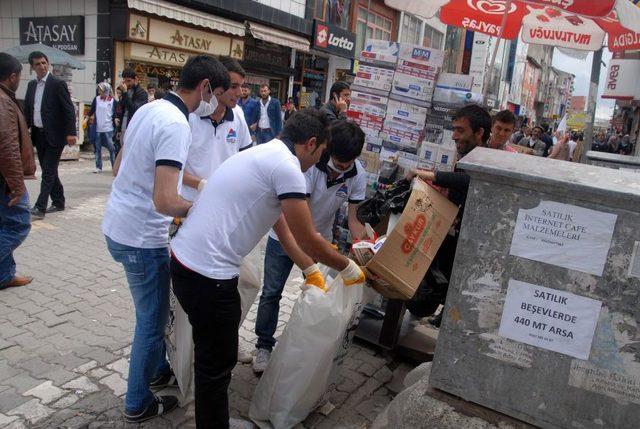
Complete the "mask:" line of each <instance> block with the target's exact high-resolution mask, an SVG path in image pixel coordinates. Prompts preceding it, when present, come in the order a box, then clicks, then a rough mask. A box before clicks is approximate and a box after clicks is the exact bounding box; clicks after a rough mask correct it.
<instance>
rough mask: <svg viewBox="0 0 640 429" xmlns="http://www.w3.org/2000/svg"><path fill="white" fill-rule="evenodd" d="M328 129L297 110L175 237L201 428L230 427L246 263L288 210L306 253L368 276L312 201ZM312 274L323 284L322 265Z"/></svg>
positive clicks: (351, 277)
mask: <svg viewBox="0 0 640 429" xmlns="http://www.w3.org/2000/svg"><path fill="white" fill-rule="evenodd" d="M328 136H329V132H328V129H327V121H326V119H325V118H324V116H323V115H322V114H321V113H320V112H319V111H317V110H315V109H305V110H303V111H300V112H296V113H295V114H294V115H293V116H291V118H289V120H288V121H287V123H286V124H285V127H284V130H283V132H282V137H281V139H274V140H272V141H270V142H269V143H266V144H262V145H259V146H257V147H254V148H252V149H250V150H246V151H243V152H240V153H239V154H237V155H234V156H232V157H231V158H229V159H228V160H227V161H225V162H224V163H223V164H222V165H221V166H220V167H219V168H218V169H217V170H216V171H215V173H213V175H212V176H211V178H210V179H209V180H208V182H207V184H206V185H205V186H204V189H203V190H202V191H201V193H200V196H199V197H198V201H197V202H196V204H195V205H194V206H193V210H192V212H191V213H190V214H189V216H188V217H187V218H186V219H185V221H184V223H183V225H182V227H181V228H180V230H179V231H178V233H177V234H176V236H175V237H174V239H173V240H172V242H171V250H172V260H171V278H172V281H173V291H174V293H175V295H176V297H177V298H178V301H179V302H180V305H181V306H182V308H183V309H184V310H185V312H186V313H187V315H188V316H189V322H190V323H191V325H192V327H193V342H194V344H195V349H194V355H195V406H196V425H197V427H199V428H216V429H226V428H228V427H229V426H230V425H229V398H228V392H227V390H228V387H229V382H230V381H231V370H232V369H233V367H234V366H235V365H236V357H237V352H238V328H239V324H240V316H241V308H240V295H239V293H238V289H237V285H238V274H239V271H240V264H241V262H242V259H243V258H244V257H245V256H246V255H247V254H249V252H250V251H251V250H252V249H253V248H254V247H255V246H256V245H257V244H258V242H259V241H260V239H261V238H262V237H263V236H264V235H265V234H266V233H267V232H268V231H269V228H270V227H271V226H273V225H274V224H275V223H276V221H277V220H278V219H279V217H280V216H281V214H282V215H283V216H284V219H285V220H286V221H287V224H288V225H289V228H290V230H291V232H292V235H293V238H294V239H295V241H296V242H297V243H298V244H299V245H300V247H301V249H302V251H303V252H304V253H306V254H307V255H309V256H310V257H311V258H312V259H313V260H317V261H319V262H321V263H323V264H325V265H328V266H329V267H332V268H334V269H337V270H339V271H340V274H341V276H342V278H343V280H344V282H345V284H346V285H354V284H362V283H364V280H365V279H364V274H363V272H362V270H361V269H360V268H359V267H358V265H357V264H356V263H355V262H353V261H351V260H349V259H348V258H345V257H344V256H342V255H340V254H339V253H338V252H336V251H335V250H334V249H333V248H332V247H331V245H330V244H329V243H328V242H327V241H326V240H325V239H324V238H323V237H321V236H320V235H319V234H318V233H317V232H316V229H315V228H314V226H313V221H312V218H311V213H310V211H309V206H308V204H307V200H306V193H307V186H306V181H305V177H304V174H303V172H304V171H306V170H308V169H309V168H311V167H313V165H314V164H316V163H317V162H318V161H319V160H320V157H321V155H322V152H323V151H324V149H325V147H326V145H327V140H328ZM313 275H314V278H315V279H316V283H315V284H316V285H317V286H319V287H324V279H323V278H322V275H321V274H320V272H319V271H317V272H315V273H313ZM234 427H240V423H239V422H235V421H234ZM249 427H251V426H249Z"/></svg>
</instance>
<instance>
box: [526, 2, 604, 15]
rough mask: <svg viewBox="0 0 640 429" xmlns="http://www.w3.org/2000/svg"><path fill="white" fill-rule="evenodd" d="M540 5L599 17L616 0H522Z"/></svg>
mask: <svg viewBox="0 0 640 429" xmlns="http://www.w3.org/2000/svg"><path fill="white" fill-rule="evenodd" d="M523 1H525V2H527V3H532V4H538V5H542V6H553V7H557V8H558V9H562V10H566V11H567V12H569V13H575V14H577V15H583V16H591V17H601V16H607V15H609V13H611V11H612V10H613V7H614V6H615V4H616V0H523Z"/></svg>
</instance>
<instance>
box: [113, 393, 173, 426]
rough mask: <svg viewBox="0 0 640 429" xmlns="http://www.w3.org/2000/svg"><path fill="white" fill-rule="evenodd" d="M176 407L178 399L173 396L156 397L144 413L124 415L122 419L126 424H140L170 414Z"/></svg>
mask: <svg viewBox="0 0 640 429" xmlns="http://www.w3.org/2000/svg"><path fill="white" fill-rule="evenodd" d="M177 406H178V398H176V397H175V396H156V400H155V401H153V402H152V403H151V404H150V405H149V406H148V407H147V408H145V409H144V411H142V412H140V413H138V414H129V413H127V412H125V413H124V419H125V420H126V421H127V422H128V423H142V422H144V421H147V420H149V419H152V418H154V417H158V416H162V415H164V414H167V413H169V412H171V411H172V410H173V409H174V408H176V407H177Z"/></svg>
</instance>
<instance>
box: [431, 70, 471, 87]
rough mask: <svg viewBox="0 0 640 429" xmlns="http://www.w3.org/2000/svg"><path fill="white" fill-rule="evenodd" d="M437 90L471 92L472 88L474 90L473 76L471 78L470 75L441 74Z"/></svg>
mask: <svg viewBox="0 0 640 429" xmlns="http://www.w3.org/2000/svg"><path fill="white" fill-rule="evenodd" d="M436 88H443V89H457V90H462V91H471V88H473V76H469V75H468V74H457V73H440V74H439V75H438V80H437V81H436Z"/></svg>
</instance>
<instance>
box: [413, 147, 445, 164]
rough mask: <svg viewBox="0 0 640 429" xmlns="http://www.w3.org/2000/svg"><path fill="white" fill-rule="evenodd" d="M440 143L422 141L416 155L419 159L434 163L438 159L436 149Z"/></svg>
mask: <svg viewBox="0 0 640 429" xmlns="http://www.w3.org/2000/svg"><path fill="white" fill-rule="evenodd" d="M439 150H440V145H437V144H435V143H431V142H422V145H421V146H420V150H419V151H418V155H419V158H420V160H421V161H428V162H433V163H435V162H436V160H437V159H438V151H439Z"/></svg>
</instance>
